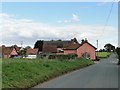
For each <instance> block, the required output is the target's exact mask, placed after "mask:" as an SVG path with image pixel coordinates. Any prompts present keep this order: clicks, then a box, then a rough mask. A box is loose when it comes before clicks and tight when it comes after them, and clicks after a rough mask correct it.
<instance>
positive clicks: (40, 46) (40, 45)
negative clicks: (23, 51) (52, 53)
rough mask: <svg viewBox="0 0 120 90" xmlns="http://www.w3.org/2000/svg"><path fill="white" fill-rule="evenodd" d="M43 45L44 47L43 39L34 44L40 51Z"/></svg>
mask: <svg viewBox="0 0 120 90" xmlns="http://www.w3.org/2000/svg"><path fill="white" fill-rule="evenodd" d="M42 47H43V40H38V41H37V42H36V43H35V45H34V48H38V51H42Z"/></svg>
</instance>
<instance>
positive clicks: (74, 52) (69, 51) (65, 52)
mask: <svg viewBox="0 0 120 90" xmlns="http://www.w3.org/2000/svg"><path fill="white" fill-rule="evenodd" d="M64 54H76V50H64Z"/></svg>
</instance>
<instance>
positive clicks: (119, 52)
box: [116, 47, 120, 65]
mask: <svg viewBox="0 0 120 90" xmlns="http://www.w3.org/2000/svg"><path fill="white" fill-rule="evenodd" d="M116 53H117V55H118V59H119V61H118V64H119V65H120V47H117V48H116Z"/></svg>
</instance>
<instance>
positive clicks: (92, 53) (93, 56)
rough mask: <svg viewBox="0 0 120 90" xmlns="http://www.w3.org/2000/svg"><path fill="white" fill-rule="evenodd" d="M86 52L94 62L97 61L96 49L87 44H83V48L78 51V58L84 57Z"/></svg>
mask: <svg viewBox="0 0 120 90" xmlns="http://www.w3.org/2000/svg"><path fill="white" fill-rule="evenodd" d="M85 52H87V53H89V54H90V59H92V60H95V59H96V53H95V49H94V48H93V47H92V46H90V45H89V44H87V43H85V44H83V45H82V46H80V47H79V48H78V49H77V55H78V57H82V54H83V53H85Z"/></svg>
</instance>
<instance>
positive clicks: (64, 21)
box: [57, 14, 80, 23]
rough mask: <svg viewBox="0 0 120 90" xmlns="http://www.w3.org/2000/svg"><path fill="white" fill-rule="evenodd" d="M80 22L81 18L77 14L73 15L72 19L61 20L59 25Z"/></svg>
mask: <svg viewBox="0 0 120 90" xmlns="http://www.w3.org/2000/svg"><path fill="white" fill-rule="evenodd" d="M78 21H80V18H79V16H77V15H76V14H72V18H71V19H66V20H63V21H62V20H59V21H57V22H58V23H72V22H78Z"/></svg>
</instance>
